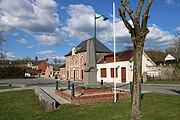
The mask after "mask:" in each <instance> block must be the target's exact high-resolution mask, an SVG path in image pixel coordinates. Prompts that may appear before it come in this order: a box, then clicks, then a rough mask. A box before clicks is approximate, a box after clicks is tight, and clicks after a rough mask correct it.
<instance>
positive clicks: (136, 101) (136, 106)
mask: <svg viewBox="0 0 180 120" xmlns="http://www.w3.org/2000/svg"><path fill="white" fill-rule="evenodd" d="M140 41H141V40H140ZM141 42H143V41H141ZM134 52H135V53H134V68H133V94H132V99H131V103H132V104H131V105H132V106H131V107H132V109H131V120H140V119H141V82H142V53H143V45H142V43H141V44H138V45H137V44H136V45H134Z"/></svg>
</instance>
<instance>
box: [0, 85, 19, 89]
mask: <svg viewBox="0 0 180 120" xmlns="http://www.w3.org/2000/svg"><path fill="white" fill-rule="evenodd" d="M12 88H17V87H14V86H0V90H3V89H12Z"/></svg>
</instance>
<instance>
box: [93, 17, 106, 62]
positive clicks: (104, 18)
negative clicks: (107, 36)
mask: <svg viewBox="0 0 180 120" xmlns="http://www.w3.org/2000/svg"><path fill="white" fill-rule="evenodd" d="M100 17H103V21H106V20H107V19H108V17H105V16H104V15H100V16H96V14H94V55H95V62H96V20H97V19H99V18H100Z"/></svg>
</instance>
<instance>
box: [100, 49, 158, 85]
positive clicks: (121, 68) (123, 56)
mask: <svg viewBox="0 0 180 120" xmlns="http://www.w3.org/2000/svg"><path fill="white" fill-rule="evenodd" d="M133 58H134V51H133V50H127V51H123V52H118V53H116V66H115V67H116V78H115V80H116V82H118V83H129V82H130V81H132V80H133ZM154 66H156V64H155V63H154V62H153V61H152V60H151V59H150V58H149V57H148V56H147V55H146V54H145V52H143V56H142V74H143V73H144V72H147V71H148V69H149V68H150V67H154ZM97 69H98V71H97V80H98V81H101V80H103V81H104V82H113V81H114V54H113V53H110V54H107V55H105V56H104V57H103V58H102V59H101V60H100V61H99V62H98V64H97Z"/></svg>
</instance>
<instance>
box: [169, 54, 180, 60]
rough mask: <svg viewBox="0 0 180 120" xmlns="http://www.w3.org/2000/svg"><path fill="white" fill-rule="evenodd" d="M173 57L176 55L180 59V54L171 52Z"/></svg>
mask: <svg viewBox="0 0 180 120" xmlns="http://www.w3.org/2000/svg"><path fill="white" fill-rule="evenodd" d="M171 55H172V56H173V57H175V58H176V59H180V54H174V53H173V54H171Z"/></svg>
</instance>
